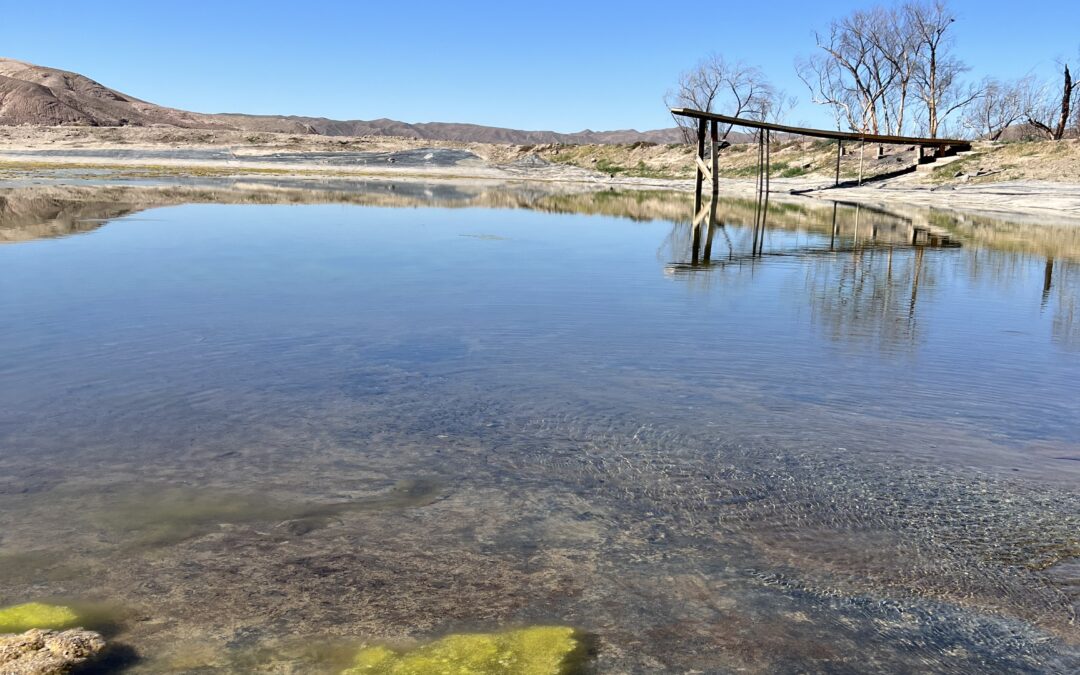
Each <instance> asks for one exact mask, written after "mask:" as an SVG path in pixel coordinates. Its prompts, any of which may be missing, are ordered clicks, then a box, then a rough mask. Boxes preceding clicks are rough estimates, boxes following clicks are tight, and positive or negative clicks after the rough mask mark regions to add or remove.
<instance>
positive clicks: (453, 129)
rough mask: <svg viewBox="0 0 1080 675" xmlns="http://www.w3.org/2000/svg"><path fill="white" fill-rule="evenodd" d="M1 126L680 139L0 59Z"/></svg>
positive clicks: (491, 139) (503, 139) (519, 139)
mask: <svg viewBox="0 0 1080 675" xmlns="http://www.w3.org/2000/svg"><path fill="white" fill-rule="evenodd" d="M0 125H35V126H63V125H71V126H105V127H116V126H151V125H168V126H175V127H183V128H189V129H190V128H194V129H237V130H241V131H253V132H278V133H288V134H321V135H324V136H368V135H374V136H403V137H406V138H422V139H429V140H439V141H459V142H476V143H512V144H516V145H529V144H537V143H578V144H581V143H637V142H643V141H644V142H650V143H678V142H680V141H681V140H682V136H681V135H680V132H679V130H678V129H676V128H671V129H657V130H654V131H636V130H634V129H627V130H621V131H591V130H585V131H580V132H577V133H570V134H563V133H557V132H554V131H521V130H518V129H503V128H500V127H486V126H481V125H478V124H454V123H447V122H427V123H422V124H410V123H407V122H398V121H396V120H389V119H378V120H370V121H365V120H331V119H326V118H325V117H298V116H292V115H243V114H235V113H220V114H206V113H195V112H189V111H186V110H178V109H176V108H166V107H164V106H160V105H156V104H154V103H149V102H147V101H142V100H139V99H137V98H134V97H133V96H128V95H127V94H123V93H121V92H119V91H116V90H115V89H109V88H108V87H106V86H105V85H103V84H100V83H98V82H95V81H94V80H91V79H90V78H88V77H86V76H84V75H79V74H78V73H72V72H68V71H66V70H57V69H55V68H46V67H44V66H35V65H33V64H30V63H24V62H22V61H15V60H13V59H5V58H0Z"/></svg>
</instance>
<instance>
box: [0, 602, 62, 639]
mask: <svg viewBox="0 0 1080 675" xmlns="http://www.w3.org/2000/svg"><path fill="white" fill-rule="evenodd" d="M78 620H79V617H78V615H77V614H75V612H73V611H72V610H71V609H70V608H68V607H63V606H60V605H46V604H45V603H43V602H27V603H24V604H22V605H12V606H11V607H4V608H0V633H22V632H23V631H27V630H30V629H31V628H49V629H60V628H69V627H71V626H74V625H75V623H76V622H77V621H78Z"/></svg>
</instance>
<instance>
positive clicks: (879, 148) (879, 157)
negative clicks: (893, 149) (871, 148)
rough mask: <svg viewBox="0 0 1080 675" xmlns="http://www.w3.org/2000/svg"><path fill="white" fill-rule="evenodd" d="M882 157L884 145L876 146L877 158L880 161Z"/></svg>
mask: <svg viewBox="0 0 1080 675" xmlns="http://www.w3.org/2000/svg"><path fill="white" fill-rule="evenodd" d="M884 156H885V146H884V145H879V146H877V158H878V159H881V158H882V157H884Z"/></svg>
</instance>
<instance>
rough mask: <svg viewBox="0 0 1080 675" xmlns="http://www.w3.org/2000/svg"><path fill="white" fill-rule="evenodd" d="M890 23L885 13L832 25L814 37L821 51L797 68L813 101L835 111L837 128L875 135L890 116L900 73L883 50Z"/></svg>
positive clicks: (873, 12) (860, 13)
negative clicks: (888, 101)
mask: <svg viewBox="0 0 1080 675" xmlns="http://www.w3.org/2000/svg"><path fill="white" fill-rule="evenodd" d="M886 22H887V14H886V13H885V12H884V11H883V10H881V9H874V10H870V11H856V12H853V13H851V14H850V15H849V16H846V17H844V18H843V19H840V20H837V21H833V22H832V23H831V24H830V25H829V32H828V34H827V35H822V34H820V33H815V34H814V39H815V41H816V42H817V46H818V49H820V50H821V51H820V52H818V53H816V54H815V55H813V56H811V57H810V58H808V59H805V60H803V61H801V62H800V63H799V64H798V66H797V67H798V73H799V78H800V79H801V80H802V81H803V83H805V84H806V85H807V87H808V88H809V89H810V93H811V100H812V101H813V102H815V103H819V104H822V105H827V106H829V107H831V108H833V112H834V115H835V116H836V118H837V122H838V126H839V123H840V122H841V121H844V122H846V123H847V125H848V127H850V128H851V129H853V130H855V131H868V132H870V133H875V134H876V133H878V132H879V129H880V126H881V122H882V121H884V118H885V117H887V115H886V114H884V113H882V110H881V107H882V102H883V100H884V97H885V94H886V92H887V91H888V90H889V88H890V87H891V86H892V84H893V81H894V80H895V79H896V76H897V72H896V69H895V68H894V66H893V63H892V61H891V60H890V59H889V58H887V57H886V56H885V54H884V53H883V52H882V51H881V49H879V47H878V44H879V42H880V41H881V36H883V35H884V34H885V32H886V31H887V30H888V28H887V27H886Z"/></svg>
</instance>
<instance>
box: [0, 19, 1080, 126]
mask: <svg viewBox="0 0 1080 675" xmlns="http://www.w3.org/2000/svg"><path fill="white" fill-rule="evenodd" d="M873 4H874V3H873V2H850V1H847V0H844V1H837V2H824V1H822V0H816V1H815V0H809V1H808V0H800V1H789V0H780V1H776V2H768V1H764V0H759V1H754V2H748V3H747V2H741V3H736V2H702V3H700V5H699V6H698V8H697V9H695V8H694V4H693V3H691V2H687V1H685V0H684V1H681V2H670V1H668V2H633V1H627V2H587V1H585V0H579V1H578V2H564V1H563V0H551V1H548V2H535V3H520V4H519V3H513V2H509V1H507V2H492V3H480V2H470V1H467V0H460V1H457V2H454V1H450V2H432V3H427V2H377V3H371V2H363V1H361V0H354V1H327V2H306V3H305V2H297V1H296V0H290V1H289V2H277V1H264V2H247V1H235V2H234V1H227V0H217V1H216V2H206V1H204V0H188V1H185V2H158V1H157V0H141V1H138V2H130V1H128V0H109V2H84V1H82V0H59V1H54V2H51V3H42V2H31V1H23V0H0V56H7V57H10V58H15V59H19V60H23V61H29V62H32V63H36V64H39V65H44V66H51V67H54V68H62V69H65V70H73V71H76V72H79V73H82V74H84V75H87V76H88V77H90V78H92V79H95V80H97V81H99V82H101V83H102V84H105V85H106V86H109V87H112V88H114V89H118V90H120V91H122V92H124V93H127V94H130V95H132V96H135V97H137V98H141V99H144V100H148V101H151V102H154V103H159V104H162V105H167V106H172V107H177V108H184V109H188V110H195V111H198V112H246V113H267V114H297V115H311V116H322V117H331V118H336V119H374V118H379V117H389V118H392V119H398V120H403V121H406V122H432V121H439V122H472V123H477V124H490V125H495V126H503V127H513V128H518V129H551V130H555V131H579V130H581V129H585V128H591V129H595V130H600V129H623V128H637V129H654V128H661V127H668V126H671V118H670V116H669V115H667V113H666V110H665V108H664V106H663V102H662V97H663V95H664V92H665V91H666V90H667V89H668V88H670V87H671V86H672V84H673V83H674V82H675V80H676V78H677V77H678V74H679V72H680V71H682V70H684V69H686V68H687V67H689V66H690V65H692V64H693V63H694V62H695V61H696V60H698V59H699V58H700V57H701V56H703V55H705V54H707V53H709V52H710V51H716V52H718V53H721V54H723V55H724V56H725V57H727V58H732V59H743V60H745V61H747V62H749V63H753V64H756V65H759V66H760V67H761V68H762V69H763V70H764V71H765V72H766V74H767V75H768V76H769V77H770V79H771V80H772V81H773V82H774V83H775V84H777V85H778V86H780V87H783V88H785V89H786V90H787V91H788V92H789V93H791V94H793V95H795V96H796V97H797V98H798V99H799V101H800V103H799V105H798V107H797V108H796V109H795V111H794V112H793V113H792V114H791V115H790V116H789V118H788V119H789V121H791V122H803V123H812V124H816V125H828V124H829V119H830V118H829V116H828V115H827V114H826V113H825V111H823V110H821V109H820V108H818V107H817V106H814V105H813V104H811V103H810V102H809V95H808V92H807V91H806V88H805V86H804V85H803V84H802V83H801V82H800V81H799V80H798V78H797V77H796V76H795V69H794V61H795V59H796V58H797V57H799V56H803V55H807V54H809V53H811V52H812V51H813V49H814V38H813V31H814V30H815V29H817V30H825V29H826V28H827V27H828V24H829V22H830V20H832V19H834V18H838V17H840V16H842V15H844V14H845V13H847V12H848V11H850V10H852V9H855V8H868V7H871V6H872V5H873ZM952 6H953V7H954V9H955V10H956V11H957V13H958V15H959V20H958V21H957V23H956V26H955V37H956V52H957V54H958V55H959V56H960V57H961V58H963V59H964V60H965V61H966V62H967V63H968V64H969V65H970V66H971V67H972V72H971V73H970V76H972V77H974V78H977V79H978V78H981V77H982V76H984V75H997V76H1002V77H1017V76H1022V75H1025V74H1027V73H1029V72H1034V73H1036V74H1038V75H1042V76H1047V77H1049V76H1053V75H1055V74H1056V71H1057V70H1058V67H1057V65H1056V63H1055V59H1068V60H1069V61H1070V63H1072V64H1074V68H1073V70H1074V71H1080V67H1077V66H1076V65H1075V64H1076V63H1077V61H1078V59H1080V30H1078V27H1080V0H1045V1H1038V2H1028V3H1016V2H1006V1H1004V0H954V2H953V3H952Z"/></svg>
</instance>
